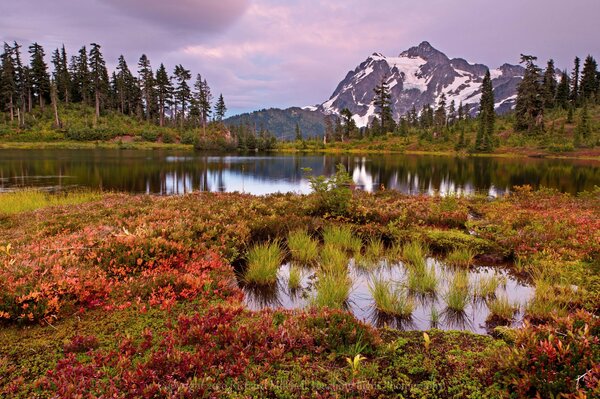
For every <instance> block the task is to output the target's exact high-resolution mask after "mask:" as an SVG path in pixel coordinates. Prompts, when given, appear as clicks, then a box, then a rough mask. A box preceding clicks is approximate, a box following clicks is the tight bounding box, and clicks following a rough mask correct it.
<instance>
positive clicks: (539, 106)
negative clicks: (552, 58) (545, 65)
mask: <svg viewBox="0 0 600 399" xmlns="http://www.w3.org/2000/svg"><path fill="white" fill-rule="evenodd" d="M536 60H537V57H534V56H531V55H523V54H521V63H522V64H525V74H524V75H523V80H522V81H521V83H520V84H519V87H518V89H517V104H516V106H515V129H516V130H520V131H527V132H528V133H530V134H533V133H537V132H539V131H540V128H542V129H543V117H544V99H543V94H542V89H541V84H540V68H539V67H538V66H537V65H536V64H535V61H536Z"/></svg>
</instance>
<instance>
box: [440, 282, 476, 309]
mask: <svg viewBox="0 0 600 399" xmlns="http://www.w3.org/2000/svg"><path fill="white" fill-rule="evenodd" d="M469 297H470V288H469V276H468V274H467V273H456V274H455V275H454V277H453V278H452V281H451V282H450V286H449V287H448V292H447V293H446V305H447V306H448V309H450V310H453V311H455V312H463V311H464V310H465V308H466V307H467V304H468V303H469Z"/></svg>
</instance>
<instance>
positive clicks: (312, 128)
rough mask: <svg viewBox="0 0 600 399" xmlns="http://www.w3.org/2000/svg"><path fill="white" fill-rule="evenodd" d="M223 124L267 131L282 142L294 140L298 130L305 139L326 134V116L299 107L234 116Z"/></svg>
mask: <svg viewBox="0 0 600 399" xmlns="http://www.w3.org/2000/svg"><path fill="white" fill-rule="evenodd" d="M223 122H224V123H225V124H226V125H229V126H230V127H237V126H240V125H247V126H249V127H250V128H251V129H255V131H257V132H259V131H261V130H267V131H269V132H270V133H271V134H273V135H275V136H276V137H277V138H278V139H280V140H294V139H295V138H296V136H297V129H299V130H300V134H301V135H302V137H304V138H311V137H315V136H319V137H323V134H324V133H325V115H324V114H323V113H321V112H320V111H311V110H309V109H303V108H299V107H293V108H288V109H277V108H270V109H262V110H260V111H254V112H252V113H246V114H240V115H236V116H232V117H231V118H227V119H225V120H224V121H223Z"/></svg>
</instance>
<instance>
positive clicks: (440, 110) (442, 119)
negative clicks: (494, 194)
mask: <svg viewBox="0 0 600 399" xmlns="http://www.w3.org/2000/svg"><path fill="white" fill-rule="evenodd" d="M446 118H447V115H446V95H445V94H443V93H442V95H441V97H440V101H439V103H438V107H437V109H436V110H435V114H434V117H433V120H434V124H435V126H437V127H445V126H446Z"/></svg>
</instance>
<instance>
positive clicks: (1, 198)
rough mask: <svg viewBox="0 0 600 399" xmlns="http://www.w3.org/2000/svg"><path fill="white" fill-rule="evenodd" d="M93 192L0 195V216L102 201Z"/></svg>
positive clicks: (30, 191)
mask: <svg viewBox="0 0 600 399" xmlns="http://www.w3.org/2000/svg"><path fill="white" fill-rule="evenodd" d="M100 197H101V194H100V193H97V192H93V191H72V192H62V193H56V194H53V193H46V192H43V191H40V190H33V189H28V190H20V191H15V192H10V193H1V194H0V214H7V215H10V214H15V213H21V212H27V211H34V210H36V209H41V208H46V207H49V206H57V205H76V204H82V203H84V202H90V201H95V200H97V199H100Z"/></svg>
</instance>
